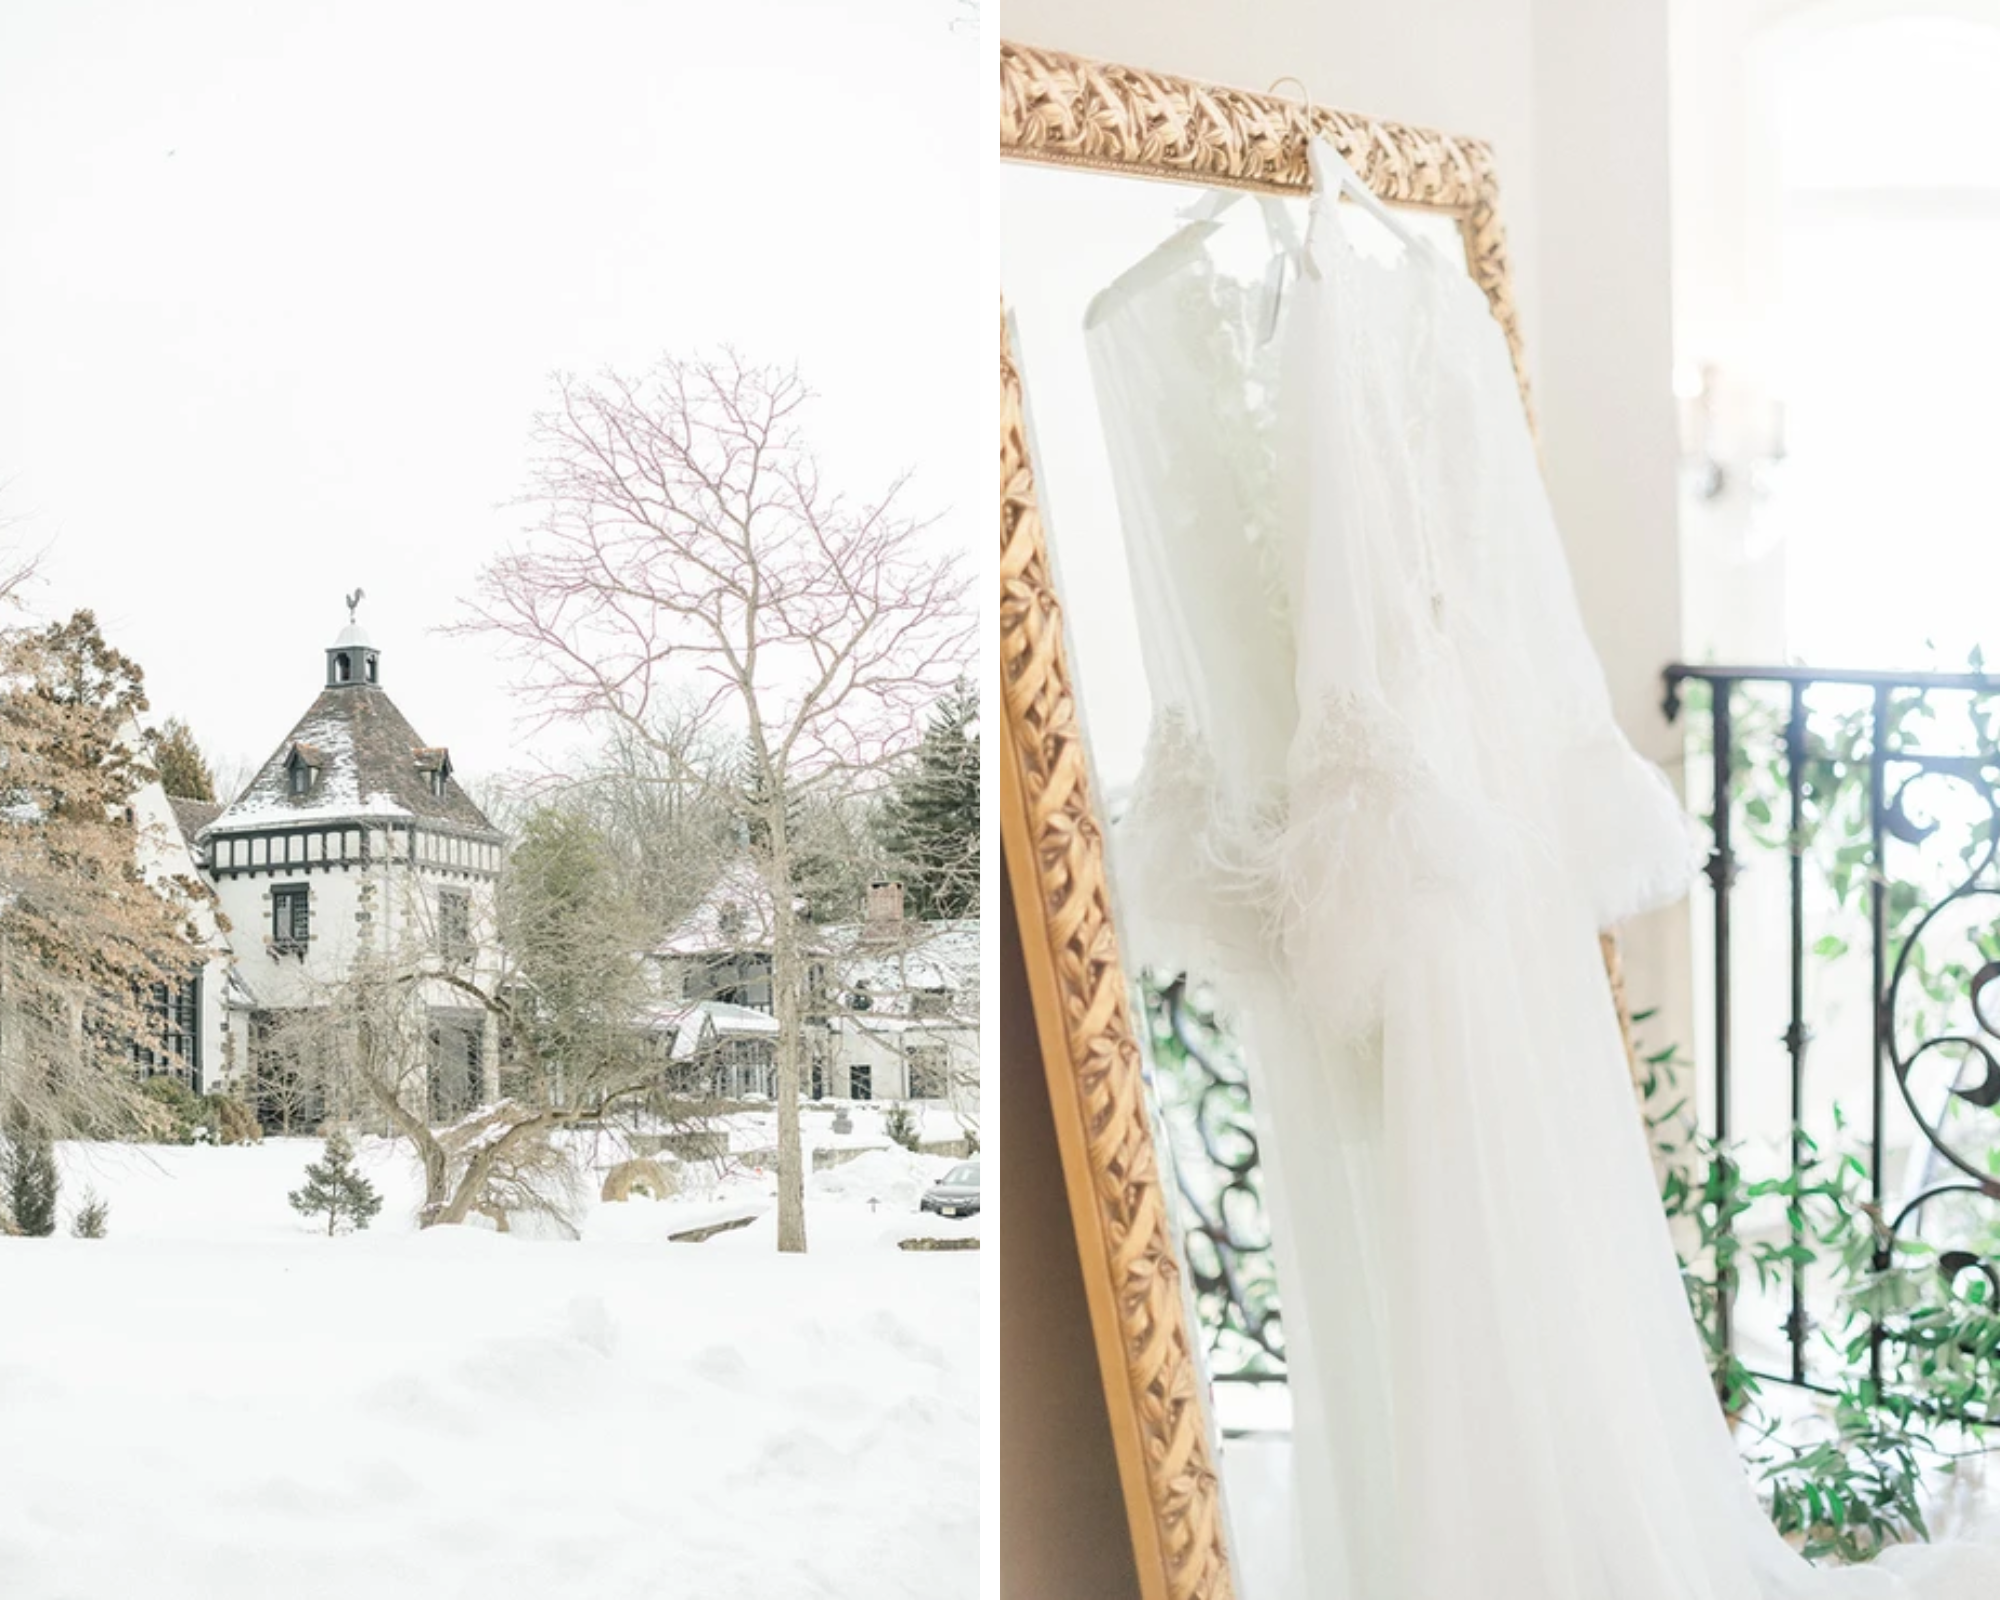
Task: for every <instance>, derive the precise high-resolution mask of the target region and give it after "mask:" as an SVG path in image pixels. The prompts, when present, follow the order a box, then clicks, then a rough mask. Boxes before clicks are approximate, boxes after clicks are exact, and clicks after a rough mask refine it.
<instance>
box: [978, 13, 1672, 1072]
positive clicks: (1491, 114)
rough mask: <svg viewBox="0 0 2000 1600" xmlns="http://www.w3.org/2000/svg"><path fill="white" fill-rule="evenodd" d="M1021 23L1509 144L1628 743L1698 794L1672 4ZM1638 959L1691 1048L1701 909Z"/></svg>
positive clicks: (1556, 487) (1584, 564)
mask: <svg viewBox="0 0 2000 1600" xmlns="http://www.w3.org/2000/svg"><path fill="white" fill-rule="evenodd" d="M1002 25H1003V31H1004V32H1005V34H1006V36H1007V37H1008V38H1010V39H1013V40H1017V41H1019V42H1021V43H1025V44H1034V45H1042V46H1046V47H1049V48H1052V49H1060V50H1068V51H1073V52H1076V53H1078V54H1082V55H1091V56H1097V57H1101V58H1105V59H1109V60H1114V61H1122V62H1126V63H1129V64H1131V65H1134V66H1143V67H1153V68H1157V69H1159V70H1162V71H1168V72H1177V73H1182V74H1186V75H1188V76H1193V77H1201V78H1208V79H1212V80H1216V81H1219V82H1224V83H1232V84H1238V85H1242V86H1245V87H1249V88H1255V89H1263V88H1266V87H1268V86H1269V85H1270V84H1272V83H1273V82H1274V81H1275V80H1277V79H1279V78H1281V77H1293V78H1297V79H1300V80H1302V81H1303V82H1304V83H1305V84H1306V86H1307V88H1308V91H1309V93H1310V94H1311V96H1312V97H1313V99H1314V100H1316V101H1318V102H1321V103H1324V104H1328V105H1339V106H1343V107H1347V108H1351V109H1355V110H1360V111H1367V112H1371V113H1374V114H1376V115H1380V116H1385V117H1394V118H1396V119H1398V120H1399V121H1405V122H1414V123H1420V124H1425V125H1428V126H1434V127H1439V128H1444V129H1448V130H1450V131H1453V132H1458V133H1466V134H1473V135H1477V136H1478V137H1480V138H1483V139H1485V140H1487V141H1488V142H1489V143H1490V144H1491V145H1492V146H1493V149H1494V153H1495V158H1496V160H1497V162H1498V166H1499V174H1500V182H1501V197H1502V198H1501V206H1502V216H1503V219H1504V221H1505V224H1506V227H1507V233H1508V239H1509V243H1510V248H1511V254H1512V258H1513V267H1514V274H1515V281H1516V291H1517V298H1518V300H1519V304H1520V309H1521V316H1522V323H1523V327H1524V330H1525V332H1526V336H1527V344H1528V359H1529V369H1530V373H1531V376H1532V379H1533V383H1534V386H1535V394H1536V405H1537V410H1538V412H1539V416H1540V420H1541V425H1542V440H1543V451H1544V457H1545V462H1546V467H1547V473H1548V479H1549V485H1550V490H1551V493H1552V495H1553V497H1554V500H1555V506H1556V512H1557V515H1558V518H1559V520H1560V521H1561V524H1562V526H1563V530H1564V537H1565V540H1566V542H1567V544H1568V548H1569V554H1570V561H1571V565H1572V568H1573V570H1574V572H1575V574H1576V583H1577V591H1578V597H1579V599H1580V601H1581V603H1582V606H1583V612H1584V618H1585V621H1586V622H1587V623H1588V625H1589V627H1590V629H1591V633H1592V637H1593V638H1594V639H1595V641H1596V643H1597V647H1598V650H1599V652H1600V654H1601V655H1602V656H1603V658H1604V664H1605V670H1606V673H1607V675H1608V676H1609V679H1610V682H1611V688H1612V694H1613V698H1614V700H1615V703H1616V706H1617V709H1618V714H1619V718H1620V720H1621V722H1622V723H1623V725H1624V727H1625V729H1626V731H1627V733H1628V734H1629V735H1630V736H1631V737H1632V738H1633V740H1634V742H1635V743H1637V744H1638V745H1639V746H1640V748H1641V749H1643V750H1644V751H1645V752H1646V753H1647V754H1648V755H1650V756H1652V757H1653V758H1654V759H1656V760H1659V761H1661V762H1662V763H1663V764H1666V765H1667V766H1669V767H1670V768H1671V769H1673V770H1674V771H1675V774H1676V776H1678V775H1679V766H1680V740H1679V736H1678V734H1677V733H1676V732H1675V731H1674V730H1671V729H1669V728H1668V727H1667V725H1666V723H1665V721H1664V719H1663V718H1662V717H1661V715H1660V712H1659V700H1660V678H1659V673H1660V669H1661V668H1662V667H1663V666H1665V665H1666V664H1667V663H1668V662H1669V661H1670V660H1673V659H1674V658H1675V657H1676V656H1677V655H1678V654H1679V653H1680V649H1681V627H1682V607H1681V566H1680V557H1679V548H1678V535H1677V529H1676V520H1675V504H1674V493H1675V458H1676V451H1677V442H1676V437H1675V418H1674V410H1673V401H1672V363H1673V342H1672V325H1671V313H1672V300H1671V286H1670V269H1671V250H1670V243H1669V238H1668V215H1669V207H1668V144H1667V137H1668V123H1667V116H1668V84H1667V73H1668V45H1667V26H1668V22H1667V0H1407V3H1399V4H1396V5H1384V4H1381V3H1379V0H1377V3H1375V4H1372V5H1357V4H1354V3H1353V0H1335V3H1312V0H1257V3H1255V4H1253V5H1246V6H1231V7H1224V6H1216V5H1212V4H1205V3H1198V0H1008V4H1007V7H1006V13H1005V16H1004V19H1003V24H1002ZM1284 92H1287V93H1296V92H1297V91H1296V89H1295V88H1294V87H1293V86H1291V85H1287V86H1286V88H1285V91H1284ZM1002 226H1003V227H1004V226H1005V219H1004V217H1003V219H1002ZM1002 287H1003V289H1004V287H1005V285H1004V284H1003V285H1002ZM1626 942H1627V965H1628V977H1629V980H1630V985H1631V990H1632V994H1633V999H1634V1002H1635V1004H1638V1005H1641V1006H1658V1007H1661V1008H1662V1009H1663V1012H1664V1015H1663V1016H1662V1017H1661V1019H1660V1020H1659V1022H1658V1023H1657V1024H1655V1029H1656V1034H1655V1036H1656V1037H1660V1038H1668V1037H1671V1038H1678V1039H1687V1038H1689V1037H1691V1028H1692V1022H1691V1003H1690V1000H1689V974H1688V966H1689V962H1688V956H1687V945H1688V935H1687V916H1686V912H1685V910H1684V909H1676V910H1675V911H1672V912H1669V913H1665V914H1662V915H1660V916H1657V917H1654V918H1651V919H1648V921H1647V923H1646V924H1645V925H1642V926H1638V927H1634V928H1632V929H1629V930H1628V931H1627V941H1626Z"/></svg>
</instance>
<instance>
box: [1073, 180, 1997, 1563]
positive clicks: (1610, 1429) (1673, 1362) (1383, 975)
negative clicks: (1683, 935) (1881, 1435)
mask: <svg viewBox="0 0 2000 1600" xmlns="http://www.w3.org/2000/svg"><path fill="white" fill-rule="evenodd" d="M1210 231H1211V225H1210V224H1201V225H1197V226H1195V227H1192V228H1189V229H1185V230H1183V231H1182V233H1180V234H1178V235H1176V236H1175V237H1174V238H1173V239H1172V240H1170V241H1169V242H1168V243H1167V244H1166V245H1165V246H1163V247H1162V248H1161V249H1160V250H1159V251H1156V252H1155V253H1154V255H1153V256H1151V257H1149V258H1148V259H1147V260H1146V261H1145V262H1143V263H1141V264H1140V266H1139V267H1137V268H1135V269H1134V270H1133V271H1132V272H1130V273H1128V274H1126V275H1125V276H1124V277H1123V278H1121V279H1120V280H1119V281H1118V282H1117V283H1116V284H1114V285H1112V286H1111V287H1110V288H1109V289H1107V290H1106V291H1105V293H1104V294H1102V295H1101V296H1099V298H1098V300H1097V301H1096V302H1095V303H1094V305H1093V307H1092V310H1091V313H1090V316H1089V319H1088V329H1087V339H1088V344H1089V348H1090V353H1091V360H1092V369H1093V373H1094V376H1095V380H1096V383H1097V387H1098V393H1099V402H1100V409H1101V413H1102V416H1103V419H1104V426H1105V432H1106V439H1107V444H1108V447H1109V450H1110V456H1111V462H1112V470H1113V475H1114V481H1115V485H1116V489H1117V493H1118V498H1119V507H1120V515H1121V518H1122V520H1123V522H1124V524H1125V536H1126V545H1127V548H1128V550H1129V551H1130V552H1131V562H1132V578H1133V585H1134V591H1135V595H1136V597H1137V599H1138V602H1139V609H1140V618H1141V633H1142V640H1143V647H1144V651H1145V664H1146V671H1147V675H1148V680H1149V687H1150V689H1151V692H1152V695H1153V699H1154V703H1155V706H1156V708H1157V710H1156V717H1155V723H1154V726H1153V729H1152V734H1151V739H1150V741H1149V744H1148V748H1147V754H1146V759H1145V763H1144V767H1143V771H1142V775H1141V777H1140V780H1139V782H1138V784H1137V785H1136V786H1135V789H1134V792H1133V794H1132V796H1131V799H1130V803H1129V805H1128V807H1127V810H1126V813H1125V816H1124V818H1123V819H1122V820H1121V822H1120V823H1119V825H1118V827H1117V829H1116V831H1115V833H1114V837H1113V841H1112V868H1113V876H1114V879H1115V880H1116V885H1117V891H1118V894H1119V898H1120V914H1121V933H1122V935H1123V936H1124V938H1125V940H1126V942H1127V944H1128V946H1129V947H1130V948H1132V949H1133V950H1134V951H1135V952H1136V954H1137V956H1138V959H1140V960H1141V961H1144V962H1148V963H1153V964H1162V965H1170V966H1188V967H1191V968H1193V969H1194V970H1196V971H1198V972H1200V973H1201V974H1202V975H1203V976H1205V977H1207V978H1209V979H1211V980H1213V981H1214V982H1215V983H1216V984H1217V985H1218V987H1219V988H1220V989H1221V991H1222V992H1223V994H1224V995H1225V996H1226V998H1227V1001H1228V1003H1229V1006H1230V1009H1231V1011H1232V1013H1233V1015H1234V1017H1235V1019H1236V1024H1237V1026H1238V1029H1239V1031H1240V1033H1241V1034H1242V1037H1243V1041H1244V1044H1245V1046H1246V1054H1247V1055H1248V1057H1249V1060H1250V1062H1251V1072H1252V1088H1253V1094H1254V1098H1255V1102H1256V1107H1257V1114H1258V1122H1259V1132H1260V1139H1261V1147H1262V1150H1263V1153H1264V1159H1265V1173H1264V1179H1265V1194H1266V1199H1267V1202H1268V1204H1269V1207H1270V1211H1271V1216H1272V1222H1273V1229H1274V1237H1275V1242H1276V1251H1277V1258H1278V1271H1279V1281H1280V1286H1281V1292H1282V1296H1283V1304H1284V1325H1285V1331H1286V1339H1287V1344H1288V1349H1289V1352H1290V1363H1289V1366H1290V1374H1291V1387H1292V1400H1293V1414H1294V1419H1295V1420H1294V1430H1293V1448H1292V1472H1293V1478H1294V1483H1293V1497H1292V1504H1293V1508H1294V1515H1293V1527H1292V1534H1291V1549H1290V1551H1289V1561H1288V1563H1287V1564H1286V1565H1287V1566H1288V1569H1289V1570H1288V1577H1287V1579H1286V1580H1284V1581H1283V1582H1282V1583H1281V1584H1280V1585H1279V1586H1278V1587H1277V1588H1276V1589H1275V1590H1274V1591H1273V1593H1271V1594H1268V1595H1264V1594H1253V1595H1251V1596H1249V1597H1248V1600H1463V1597H1465V1596H1471V1595H1477V1596H1480V1597H1482V1600H1820V1597H1827V1600H1845V1597H1854V1600H1959V1597H1961V1596H1963V1597H1967V1600H1969V1597H1971V1596H1972V1595H1974V1594H1979V1595H1982V1596H1983V1595H1990V1594H1992V1593H1995V1592H2000V1589H1996V1585H2000V1558H1996V1556H1995V1554H1994V1553H1993V1552H1992V1551H1990V1550H1987V1549H1984V1548H1978V1549H1975V1548H1971V1547H1964V1546H1959V1547H1938V1548H1930V1549H1925V1548H1916V1549H1911V1550H1907V1551H1899V1552H1894V1553H1892V1554H1891V1555H1890V1556H1888V1557H1885V1558H1884V1559H1883V1560H1882V1561H1881V1562H1879V1563H1877V1564H1876V1565H1875V1566H1874V1567H1872V1568H1868V1569H1853V1570H1844V1571H1843V1570H1833V1569H1818V1568H1814V1567H1812V1566H1810V1565H1808V1564H1807V1563H1806V1562H1804V1561H1803V1560H1802V1559H1801V1558H1800V1557H1798V1556H1797V1555H1796V1554H1794V1552H1792V1551H1791V1550H1790V1549H1789V1548H1788V1547H1787V1546H1786V1545H1785V1544H1784V1543H1783V1541H1782V1540H1780V1539H1779V1538H1778V1536H1777V1535H1776V1533H1775V1532H1774V1531H1773V1530H1772V1529H1771V1527H1770V1524H1769V1522H1768V1520H1767V1519H1766V1517H1765V1515H1764V1513H1763V1511H1762V1509H1761V1508H1760V1506H1759V1505H1758V1503H1757V1501H1756V1498H1755V1495H1754V1493H1753V1490H1752V1488H1751V1486H1750V1484H1749V1482H1748V1480H1747V1478H1746V1476H1745V1474H1744V1472H1743V1470H1742V1467H1741V1465H1740V1463H1739V1461H1738V1459H1737V1457H1736V1454H1735V1451H1734V1448H1733V1446H1732V1444H1731V1441H1730V1439H1729V1436H1728V1433H1727V1430H1726V1428H1725V1426H1724V1424H1723V1421H1722V1418H1721V1416H1720V1414H1719V1411H1718V1409H1717V1406H1716V1403H1715V1399H1714V1395H1713V1392H1712V1390H1711V1389H1710V1387H1709V1384H1708V1380H1707V1376H1706V1370H1705V1365H1704V1362H1703V1359H1702V1354H1701V1350H1700V1347H1699V1343H1698V1340H1697V1338H1696V1335H1695V1331H1694V1328H1693V1325H1692V1322H1691V1320H1690V1318H1689V1316H1688V1311H1687V1306H1686V1301H1685V1297H1684V1295H1683V1292H1682V1289H1681V1285H1680V1282H1679V1277H1678V1272H1677V1268H1676V1264H1675V1259H1674V1253H1673V1247H1672V1244H1671V1241H1670V1239H1669V1236H1668V1232H1667V1225H1666V1221H1665V1218H1664V1216H1663V1214H1662V1211H1661V1207H1660V1204H1659V1199H1658V1195H1657V1193H1656V1191H1655V1189H1654V1182H1653V1174H1652V1166H1651V1162H1650V1159H1649V1155H1648V1152H1647V1149H1646V1146H1645V1140H1644V1136H1643V1133H1642V1130H1641V1128H1640V1125H1639V1120H1638V1118H1637V1116H1636V1115H1635V1111H1634V1107H1633V1103H1632V1096H1631V1089H1630V1084H1629V1079H1628V1076H1627V1073H1626V1069H1625V1061H1624V1053H1623V1048H1622V1042H1621V1040H1620V1037H1619V1033H1618V1027H1617V1020H1616V1017H1615V1014H1614V1012H1613V1010H1612V1007H1611V1002H1610V997H1609V994H1608V992H1607V986H1606V984H1605V980H1604V974H1603V969H1602V966H1601V963H1600V959H1599V954H1598V948H1597V938H1596V935H1597V930H1598V929H1599V928H1600V927H1603V926H1607V925H1609V924H1610V923H1612V922H1615V921H1616V920H1618V919H1619V918H1621V917H1625V916H1629V915H1632V914H1634V913H1637V912H1639V911H1642V910H1645V909H1648V908H1650V907H1652V906H1654V905H1657V904H1660V903H1662V902H1663V901H1666V900H1669V899H1672V898H1674V897H1676V896H1678V895H1680V894H1681V893H1684V892H1685V890H1686V888H1687V885H1688V883H1689V880H1690V877H1691V874H1692V872H1693V869H1694V864H1695V860H1696V852H1695V848H1694V841H1693V835H1692V831H1691V828H1690V825H1689V823H1688V821H1687V819H1686V817H1685V815H1684V814H1683V811H1682V808H1681V807H1680V805H1679V804H1678V802H1677V800H1676V798H1675V796H1674V794H1673V792H1672V790H1671V788H1670V786H1669V785H1668V783H1667V781H1666V780H1665V778H1664V777H1663V776H1662V775H1661V774H1660V773H1659V772H1658V771H1657V769H1655V768H1653V767H1652V766H1651V765H1650V764H1648V763H1646V762H1644V761H1642V760H1641V759H1640V758H1639V757H1638V756H1637V755H1636V754H1635V753H1634V752H1633V751H1632V749H1631V748H1630V746H1629V745H1628V744H1627V743H1626V741H1625V739H1624V738H1623V736H1622V735H1621V734H1620V733H1619V732H1618V730H1617V728H1616V726H1615V724H1614V723H1613V721H1612V718H1611V713H1610V705H1609V698H1608V695H1607V693H1606V689H1605V684H1604V678H1603V673H1602V670H1601V668H1600V666H1599V664H1598V662H1597V660H1596V658H1595V656H1594V654H1593V653H1592V651H1591V648H1590V646H1589V643H1588V640H1587V638H1586V636H1585V633H1584V630H1583V626H1582V623H1581V619H1580V617H1579V615H1578V611H1577V607H1576V602H1575V598H1574V595H1573V592H1572V590H1571V586H1570V581H1569V577H1568V571H1567V567H1566V564H1565V562H1564V559H1563V554H1562V549H1561V545H1560V543H1559V540H1558V537H1557V533H1556V529H1555V527H1554V524H1553V521H1552V519H1551V516H1550V512H1549V507H1548V502H1547V498H1546V495H1545V493H1544V491H1543V489H1542V485H1541V481H1540V476H1539V472H1538V469H1537V464H1536V460H1535V453H1534V448H1533V444H1532V441H1531V439H1530V437H1529V435H1528V432H1527V428H1526V424H1525V420H1524V418H1523V415H1522V408H1521V405H1520V401H1519V397H1518V393H1517V391H1516V389H1515V386H1514V381H1513V374H1512V369H1511V365H1510V362H1509V359H1508V354H1507V350H1506V346H1505V343H1504V340H1503V339H1502V338H1501V336H1500V333H1499V330H1498V328H1497V326H1496V324H1495V323H1494V322H1493V320H1492V318H1491V316H1490V315H1489V313H1488V310H1487V307H1486V304H1485V301H1484V299H1483V297H1482V296H1481V295H1480V294H1479V292H1478V290H1477V289H1476V288H1475V287H1474V286H1473V285H1472V284H1471V283H1470V282H1469V281H1468V280H1467V279H1466V278H1465V277H1464V275H1463V273H1462V272H1460V271H1457V270H1454V269H1453V268H1452V267H1451V266H1450V264H1448V263H1447V262H1446V261H1445V260H1444V259H1443V258H1442V257H1441V256H1439V255H1437V254H1435V253H1434V252H1433V251H1432V250H1431V249H1430V247H1428V246H1425V245H1417V246H1413V247H1412V248H1411V249H1410V250H1409V251H1408V252H1406V253H1405V255H1404V256H1403V258H1402V259H1401V260H1398V261H1395V262H1391V263H1387V264H1383V263H1378V262H1376V261H1374V260H1370V259H1367V258H1364V257H1362V256H1361V255H1359V254H1357V253H1356V251H1355V250H1354V248H1353V246H1352V244H1351V243H1350V242H1349V241H1348V239H1347V236H1346V234H1345V232H1344V228H1343V224H1342V222H1341V220H1340V217H1339V215H1338V214H1337V211H1336V209H1335V208H1334V207H1333V206H1332V205H1331V204H1330V203H1329V202H1326V201H1319V202H1316V204H1315V215H1314V221H1313V228H1312V233H1311V237H1310V239H1309V241H1308V243H1307V245H1306V247H1305V251H1304V254H1303V256H1302V258H1301V259H1300V260H1299V262H1298V263H1297V264H1296V271H1295V273H1294V274H1293V276H1292V277H1291V279H1290V280H1289V286H1288V287H1287V289H1286V291H1285V294H1284V298H1283V301H1282V303H1281V305H1280V306H1279V307H1278V314H1277V315H1276V316H1275V317H1274V316H1273V315H1272V309H1273V308H1272V307H1271V306H1270V305H1269V304H1267V303H1265V302H1264V301H1262V300H1261V299H1260V298H1259V297H1258V295H1257V294H1256V293H1255V292H1254V291H1251V290H1246V289H1245V288H1243V287H1241V286H1239V285H1238V284H1236V283H1234V282H1233V281H1231V280H1229V279H1227V278H1225V277H1224V276H1222V275H1221V274H1219V273H1218V272H1217V271H1216V270H1215V268H1214V267H1213V265H1212V264H1211V262H1210V260H1209V258H1208V255H1207V253H1206V249H1205V241H1206V238H1207V235H1208V233H1209V232H1210ZM1274 329H1275V331H1273V330H1274Z"/></svg>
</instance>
